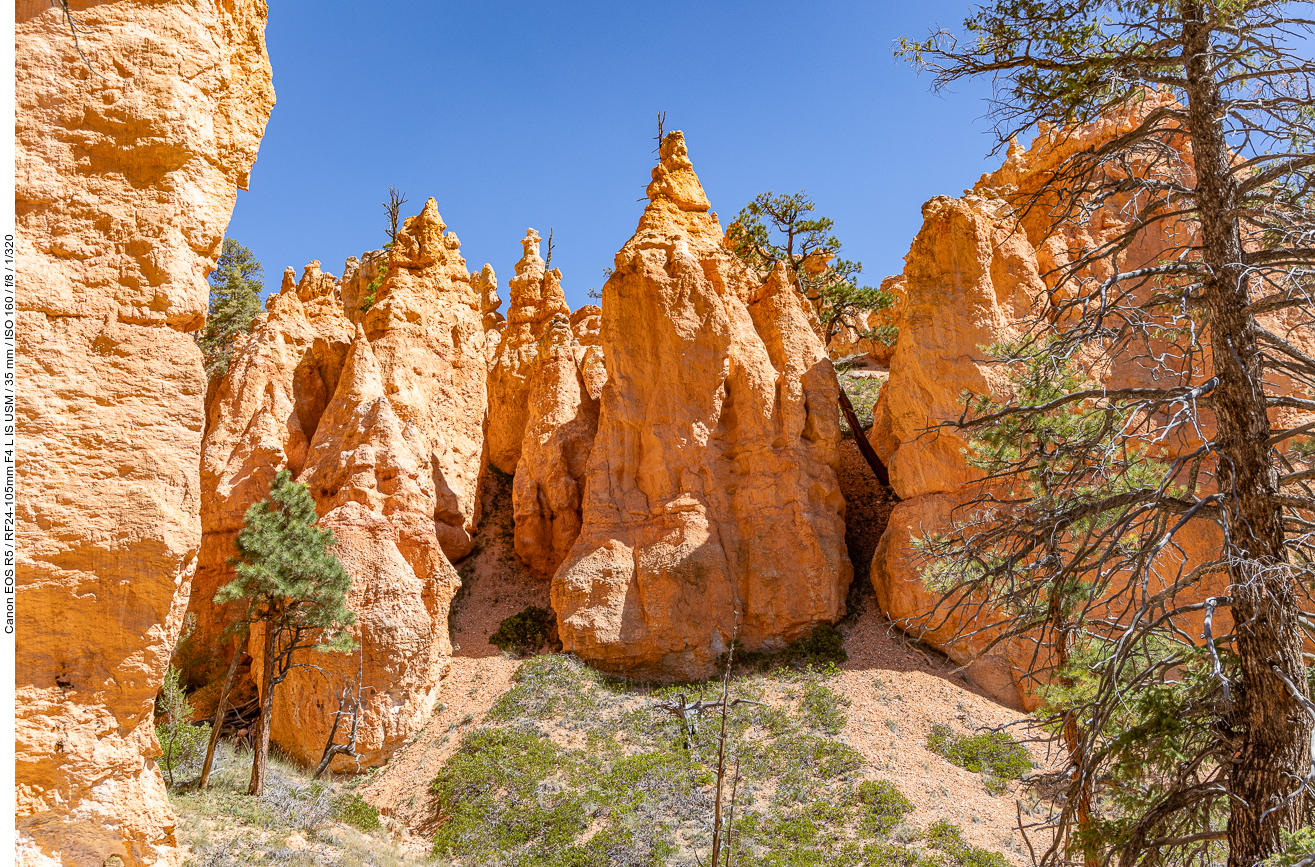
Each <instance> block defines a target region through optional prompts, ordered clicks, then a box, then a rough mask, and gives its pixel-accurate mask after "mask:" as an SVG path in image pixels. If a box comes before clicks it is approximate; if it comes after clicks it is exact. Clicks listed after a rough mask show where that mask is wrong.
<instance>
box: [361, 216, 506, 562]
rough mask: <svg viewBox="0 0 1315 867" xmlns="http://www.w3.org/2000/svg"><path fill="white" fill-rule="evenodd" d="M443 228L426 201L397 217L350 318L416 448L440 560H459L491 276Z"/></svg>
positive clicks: (478, 465)
mask: <svg viewBox="0 0 1315 867" xmlns="http://www.w3.org/2000/svg"><path fill="white" fill-rule="evenodd" d="M446 229H447V226H446V224H444V222H443V218H442V217H441V216H439V213H438V206H437V205H436V204H435V202H434V200H433V199H429V200H428V201H427V202H425V206H424V209H423V210H421V212H420V213H419V214H418V215H417V216H414V217H408V218H407V219H406V221H405V222H404V224H403V226H402V228H401V230H400V231H399V232H398V233H397V239H396V241H395V242H394V244H393V247H392V249H391V250H390V251H389V256H388V272H387V274H385V275H384V279H383V283H382V284H381V285H380V287H379V289H378V292H377V293H376V299H375V301H374V304H373V305H372V306H371V307H370V308H369V310H368V311H366V312H365V313H364V315H363V316H361V318H360V319H359V320H358V321H359V322H360V323H361V324H362V325H363V326H364V327H365V334H366V337H367V338H368V339H369V341H370V345H371V348H372V350H373V352H374V355H375V357H376V358H377V359H378V361H379V369H380V371H381V372H382V376H383V384H384V390H385V393H386V394H387V395H388V397H389V400H390V401H391V402H392V405H393V408H394V409H395V410H396V412H397V415H398V417H399V418H400V419H401V420H402V422H403V423H404V424H407V425H411V426H414V427H415V429H416V431H417V432H418V435H419V437H420V439H421V441H422V442H423V443H424V444H425V461H426V465H427V466H428V468H429V471H430V472H431V473H432V474H433V477H434V497H435V500H436V505H435V509H434V512H433V516H434V522H435V532H436V534H437V536H438V541H439V544H440V545H441V546H442V548H443V552H444V553H445V554H446V555H447V557H448V559H449V560H459V559H461V558H462V557H464V556H466V555H467V554H468V553H470V549H471V545H472V543H471V538H470V535H471V533H472V532H473V530H474V527H475V522H476V521H477V520H478V519H479V515H478V509H479V497H478V491H477V489H478V487H479V477H480V473H481V471H482V470H483V467H484V448H485V445H484V414H485V408H486V407H487V405H488V396H487V385H486V381H485V380H486V376H487V372H488V363H487V359H486V355H485V344H486V334H485V326H484V304H485V298H486V295H487V293H488V292H489V291H491V290H492V291H496V281H494V278H493V269H491V268H489V267H488V266H485V269H484V271H482V272H480V273H479V274H471V273H470V272H469V271H467V270H466V262H465V260H464V259H462V258H461V242H460V241H459V240H458V239H457V236H456V233H455V232H447V231H445V230H446ZM491 281H493V286H492V287H490V285H489V284H490V282H491Z"/></svg>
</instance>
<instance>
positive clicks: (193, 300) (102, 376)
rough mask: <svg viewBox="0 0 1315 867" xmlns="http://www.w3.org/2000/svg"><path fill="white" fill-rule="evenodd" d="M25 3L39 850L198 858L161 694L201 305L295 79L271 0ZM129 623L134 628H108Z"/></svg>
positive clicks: (20, 132)
mask: <svg viewBox="0 0 1315 867" xmlns="http://www.w3.org/2000/svg"><path fill="white" fill-rule="evenodd" d="M77 12H78V15H79V16H80V17H81V18H82V20H83V21H84V23H86V24H87V25H88V26H90V27H91V28H93V29H92V30H91V32H90V33H89V34H87V35H84V36H83V37H82V48H83V50H84V52H85V53H86V55H87V59H88V60H89V61H90V63H91V64H92V65H93V66H94V68H95V72H94V73H93V72H92V71H90V70H89V69H88V67H87V66H86V65H84V63H83V61H82V60H81V59H80V58H79V56H78V53H77V51H76V49H75V48H74V44H73V38H72V36H71V35H70V33H69V29H68V25H67V23H66V22H65V20H64V17H63V13H62V12H61V10H60V9H59V8H58V7H55V8H52V7H51V5H50V4H48V3H45V2H38V0H22V2H20V3H19V4H18V6H17V14H16V31H15V46H16V62H15V93H16V115H17V126H16V130H15V132H16V156H15V173H14V174H15V186H16V201H15V207H16V213H17V224H18V232H17V254H18V262H19V268H20V270H21V273H22V276H23V281H24V289H23V292H22V293H21V294H20V296H19V315H18V318H19V346H18V349H19V352H18V376H19V382H20V383H21V385H20V397H19V403H18V406H19V414H18V436H19V438H20V439H21V440H22V443H23V449H22V453H21V454H20V456H19V464H18V472H19V484H20V485H21V490H22V497H21V502H20V505H19V507H18V534H19V537H20V538H21V539H22V544H21V545H20V546H19V559H18V564H17V565H18V570H17V583H18V587H17V594H18V600H17V605H18V611H19V612H20V618H21V619H20V622H19V624H18V628H19V631H20V633H21V636H22V640H21V641H19V642H18V646H17V659H16V670H17V672H16V674H17V677H16V680H17V682H16V688H17V703H16V707H15V715H16V721H15V723H16V743H15V758H16V775H17V792H16V795H17V816H16V820H17V824H18V829H19V850H18V853H17V860H18V862H19V863H20V864H24V865H42V864H67V865H95V867H100V865H102V864H107V863H116V862H115V860H114V859H117V863H122V864H124V865H129V867H136V865H155V864H169V865H175V864H178V863H179V862H180V860H181V857H180V854H179V852H178V850H177V849H176V848H175V838H174V815H173V811H172V810H171V809H170V807H169V803H168V800H167V798H166V796H165V790H164V784H163V781H162V779H161V776H160V772H159V770H158V769H157V768H156V765H155V761H154V759H155V757H156V756H157V755H158V754H159V746H158V744H157V743H156V740H155V734H154V729H153V713H152V710H153V702H154V699H155V696H156V693H157V692H158V691H159V688H160V683H161V681H162V679H163V677H164V672H165V667H166V666H167V664H168V661H169V654H170V652H171V651H172V649H173V644H174V640H175V638H176V637H177V634H178V629H179V626H180V623H181V618H182V614H183V607H184V605H185V604H186V592H185V591H186V589H187V587H188V585H189V584H190V582H191V579H192V574H193V572H194V570H195V568H196V562H197V553H198V547H199V545H200V541H201V527H200V522H199V520H198V514H199V512H200V505H201V503H200V479H199V477H198V471H197V468H198V464H199V460H198V459H199V456H200V451H201V436H202V426H203V405H202V404H203V400H204V397H205V389H206V383H205V377H204V373H203V372H202V367H201V354H200V352H199V350H198V349H197V347H196V345H195V344H194V342H193V341H192V338H191V336H190V335H189V334H188V333H186V332H188V331H191V330H194V329H196V328H197V327H199V326H200V325H201V323H202V322H203V320H204V316H205V309H206V299H207V295H208V289H207V285H206V281H205V276H206V273H207V272H208V271H209V269H210V268H212V267H213V266H214V261H215V258H216V257H217V256H218V254H219V249H220V243H221V240H222V238H223V234H224V230H225V228H226V226H227V224H228V220H229V216H230V215H231V213H232V209H233V204H234V201H235V197H236V195H237V189H238V188H239V187H241V188H245V187H246V185H247V179H248V177H249V173H250V170H251V166H252V163H253V162H254V161H255V158H256V149H257V147H258V146H259V143H260V137H261V135H262V134H263V132H264V127H265V123H266V121H267V120H268V118H269V113H270V109H271V108H272V106H273V102H274V92H273V89H272V87H271V83H270V68H269V62H268V57H267V55H266V53H265V43H264V28H265V20H266V15H267V10H266V6H265V3H264V2H263V0H233V2H228V3H224V4H213V3H195V2H151V3H146V2H132V0H119V2H92V3H82V4H78V7H77ZM107 624H113V628H106V626H107Z"/></svg>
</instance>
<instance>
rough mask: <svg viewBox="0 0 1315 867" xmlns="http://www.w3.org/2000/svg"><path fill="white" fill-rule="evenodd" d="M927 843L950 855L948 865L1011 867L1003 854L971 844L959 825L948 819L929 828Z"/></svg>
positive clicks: (960, 866) (962, 866)
mask: <svg viewBox="0 0 1315 867" xmlns="http://www.w3.org/2000/svg"><path fill="white" fill-rule="evenodd" d="M927 845H929V846H931V847H932V848H933V849H939V850H940V851H942V852H944V853H945V854H946V855H949V856H950V858H951V865H948V867H1009V862H1008V861H1006V860H1005V857H1004V856H1003V855H1000V854H998V853H996V852H990V851H988V850H986V849H980V848H978V847H976V846H973V845H970V844H969V843H968V841H967V840H965V839H963V831H961V830H960V829H959V826H958V825H956V824H954V823H953V822H950V821H949V820H947V819H941V820H940V821H939V822H936V823H935V824H933V825H932V826H931V827H930V828H928V829H927Z"/></svg>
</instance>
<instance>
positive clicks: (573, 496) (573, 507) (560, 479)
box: [511, 313, 598, 578]
mask: <svg viewBox="0 0 1315 867" xmlns="http://www.w3.org/2000/svg"><path fill="white" fill-rule="evenodd" d="M577 348H578V347H577V346H576V344H575V336H574V334H572V332H571V328H570V323H569V321H568V320H567V318H566V317H565V316H564V315H562V314H560V313H557V314H554V315H553V317H552V319H550V320H549V321H548V323H547V327H546V328H545V329H544V330H543V334H542V336H540V338H539V343H538V346H537V348H536V354H535V358H534V363H533V365H532V366H531V368H530V370H529V372H528V376H527V379H528V381H529V393H528V394H527V395H526V397H527V412H526V425H525V436H524V438H523V439H522V441H521V454H520V460H519V461H518V462H517V464H516V478H515V481H514V483H513V485H512V494H511V501H512V510H513V511H512V513H513V515H514V517H515V538H514V544H515V548H516V554H517V556H519V557H520V558H521V560H522V561H524V562H525V565H527V566H529V567H530V569H531V570H533V571H534V572H536V573H538V574H540V575H542V576H544V577H545V578H547V577H551V576H552V574H553V573H554V572H555V571H557V567H558V566H560V565H561V562H562V560H563V559H564V558H565V557H566V554H567V552H568V551H570V550H571V546H572V545H573V544H575V540H576V537H577V536H578V535H579V534H580V504H581V483H582V481H583V479H584V472H585V466H586V464H587V463H588V461H589V454H590V452H591V451H592V449H593V444H594V436H595V434H596V433H597V431H598V401H597V400H596V399H594V398H592V397H590V395H589V391H588V388H587V386H586V383H585V378H584V375H583V373H582V371H581V370H580V368H579V365H578V363H577V361H576V350H577Z"/></svg>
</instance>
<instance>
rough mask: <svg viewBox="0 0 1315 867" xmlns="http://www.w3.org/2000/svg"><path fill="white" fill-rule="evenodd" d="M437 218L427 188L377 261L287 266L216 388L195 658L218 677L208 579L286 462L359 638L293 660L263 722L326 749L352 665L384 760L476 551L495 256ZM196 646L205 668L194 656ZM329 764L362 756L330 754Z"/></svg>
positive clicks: (365, 742)
mask: <svg viewBox="0 0 1315 867" xmlns="http://www.w3.org/2000/svg"><path fill="white" fill-rule="evenodd" d="M445 229H446V226H444V225H443V222H442V218H441V217H440V216H439V215H438V209H437V207H436V206H435V204H434V201H433V199H430V200H429V201H428V202H427V203H426V204H425V206H424V209H423V210H422V211H421V212H420V214H419V215H417V216H415V217H411V218H409V219H407V220H406V221H405V223H404V225H403V227H402V230H401V231H400V232H399V233H398V236H397V241H396V243H395V244H394V246H393V248H392V249H391V250H390V251H389V252H388V257H387V260H386V261H385V260H384V258H383V254H382V253H381V252H375V253H367V254H366V255H365V256H363V257H361V259H360V260H357V259H350V260H348V262H347V265H346V268H345V269H344V277H343V279H342V280H341V281H335V280H334V278H333V277H332V276H330V275H327V274H323V273H322V272H321V271H320V267H319V263H318V262H312V263H311V264H310V265H309V266H307V268H306V271H305V273H304V274H303V276H302V278H301V280H300V282H295V283H294V281H293V280H292V277H291V272H290V269H289V274H288V275H286V276H285V278H284V284H283V289H282V291H281V292H280V293H279V294H278V295H275V296H272V297H271V298H270V300H269V301H268V302H267V304H266V307H267V312H266V313H265V314H264V315H263V317H262V319H261V320H260V321H259V322H258V325H257V327H256V329H255V330H254V331H253V333H252V335H251V336H250V337H248V338H246V339H245V340H244V341H242V342H241V343H240V344H239V346H238V347H237V349H236V350H235V353H234V358H233V361H232V363H231V364H230V366H229V371H228V373H227V374H226V375H225V377H224V378H223V379H222V380H221V381H220V382H219V384H218V386H217V387H216V388H215V389H214V390H213V396H212V400H211V405H210V417H209V424H208V427H207V434H206V440H205V454H204V458H203V461H202V465H203V472H202V500H203V507H202V512H203V517H204V521H205V527H206V536H205V542H204V544H203V563H202V569H201V573H202V575H203V576H204V577H205V580H204V581H198V583H197V592H196V593H194V594H193V598H192V601H191V610H192V611H193V612H194V613H196V614H197V621H198V624H199V625H198V629H197V633H196V634H195V635H194V636H193V638H192V639H190V641H189V645H193V646H192V647H191V649H190V652H189V653H188V654H187V659H188V660H190V661H192V670H189V672H188V673H189V675H191V677H192V679H193V680H194V681H196V680H202V681H204V680H207V679H212V678H214V677H218V676H222V673H223V667H224V665H226V663H227V659H228V656H227V653H226V652H224V653H221V652H219V650H220V647H219V645H220V642H219V641H218V636H219V633H220V631H221V630H222V629H223V627H224V626H225V625H227V623H228V622H231V620H232V618H233V617H234V616H235V615H236V611H231V612H226V611H217V610H215V606H214V604H213V601H212V600H213V597H214V593H215V590H217V589H218V588H219V587H221V586H222V585H223V584H225V583H227V582H228V581H230V580H232V578H233V569H232V567H231V566H229V565H228V558H229V557H232V556H233V555H235V554H236V550H235V547H234V544H233V540H234V538H235V537H236V535H237V532H238V530H240V529H241V527H242V521H243V516H244V514H245V512H246V509H247V508H248V507H250V506H251V505H252V504H253V503H256V502H258V501H260V500H261V499H263V498H264V497H265V496H267V494H268V490H269V483H270V480H271V479H272V478H273V477H274V475H275V474H277V472H278V471H279V470H281V469H283V468H285V467H286V468H288V469H290V470H291V471H292V472H293V474H294V477H295V478H296V479H297V481H299V482H302V483H304V484H306V485H308V486H309V488H310V493H311V496H312V497H313V498H314V499H315V501H316V506H317V509H318V511H319V514H320V516H321V520H322V522H323V524H324V525H325V526H328V527H330V528H332V529H333V530H334V532H335V533H336V534H337V537H338V539H339V546H338V549H337V554H338V557H339V558H340V559H341V560H342V561H343V563H344V565H345V566H346V567H347V570H348V572H349V573H350V574H351V576H352V589H351V595H350V597H349V599H348V605H349V607H350V608H351V609H352V610H353V611H355V612H356V614H357V617H358V625H357V627H356V638H357V641H358V643H359V644H360V650H359V651H358V653H357V654H355V655H354V656H352V657H351V658H347V657H345V656H342V655H329V656H321V655H320V654H316V655H315V657H314V658H313V660H312V661H313V662H314V664H315V665H316V666H318V669H305V670H297V671H294V672H293V673H292V674H291V675H289V677H288V678H287V680H285V681H284V682H283V683H282V684H281V685H280V686H279V687H278V689H277V690H276V692H275V702H274V709H275V710H274V718H273V721H272V728H271V735H272V738H273V740H274V742H275V743H277V744H278V745H280V746H281V747H282V748H284V749H285V750H287V751H288V752H289V753H290V754H291V755H293V756H295V757H297V758H299V759H302V760H305V761H308V762H318V760H319V757H320V753H321V751H322V750H323V748H324V744H325V741H326V739H327V737H328V732H329V728H330V727H331V725H332V722H333V714H334V713H335V712H336V711H337V710H338V705H337V700H338V697H339V695H340V694H341V691H342V689H343V687H345V686H348V685H349V684H355V683H357V682H358V681H359V682H360V683H361V684H362V705H363V716H362V718H361V721H360V725H359V731H358V741H357V751H358V752H359V753H360V755H361V765H362V766H369V765H374V764H380V763H382V762H384V761H386V760H387V758H388V756H389V755H391V753H392V752H393V750H395V749H396V748H397V747H398V746H400V745H401V744H402V743H403V742H404V741H405V740H406V738H407V737H409V736H410V735H411V734H412V733H413V732H414V731H415V729H416V727H418V726H419V725H421V724H423V722H424V720H425V718H426V715H427V714H428V712H429V710H430V708H432V706H433V701H434V695H435V690H436V689H437V686H438V682H439V679H440V677H441V676H442V672H443V668H444V666H445V663H446V659H447V658H448V657H449V656H450V655H451V650H450V648H449V646H448V639H447V615H448V608H449V605H450V603H451V600H452V597H453V596H454V595H455V593H456V589H457V587H458V586H459V585H460V581H459V579H458V577H457V574H456V572H455V570H454V569H453V568H452V565H451V560H454V559H457V558H459V557H461V556H463V555H464V554H466V553H467V552H469V550H470V546H471V542H470V535H469V534H470V532H471V530H472V529H473V526H474V522H475V520H476V519H477V516H476V514H475V509H474V495H475V491H476V486H477V484H478V479H479V472H480V457H481V455H482V453H483V449H484V440H483V423H484V407H485V401H486V398H485V391H484V377H485V374H486V371H487V367H486V361H485V356H484V347H485V341H486V335H485V329H484V321H485V318H484V316H485V311H483V310H482V306H483V305H484V304H486V303H487V299H488V296H489V295H490V294H493V295H494V297H496V289H497V287H496V278H495V277H494V276H493V271H492V269H491V268H489V267H487V266H485V268H484V270H483V271H482V272H480V273H478V274H470V273H469V272H467V271H466V270H465V265H464V262H463V261H462V259H461V257H460V255H459V253H458V249H459V246H458V242H457V238H456V235H455V234H453V233H451V232H445ZM366 298H370V299H371V300H370V302H369V303H365V300H364V299H366ZM258 639H259V636H258V635H253V637H252V642H251V643H250V644H249V645H248V647H249V649H250V650H251V651H252V652H253V656H255V655H258V653H259V650H260V642H259V640H258ZM206 659H212V660H213V663H212V664H211V670H210V671H208V672H198V671H197V670H196V669H199V668H201V667H203V666H204V665H205V660H206ZM253 670H257V671H258V670H259V666H258V665H257V666H255V668H254V669H253ZM333 767H334V769H335V770H347V769H355V768H356V767H357V763H356V761H354V760H350V759H347V758H345V757H341V756H340V757H338V758H337V759H336V760H335V765H334V766H333Z"/></svg>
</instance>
